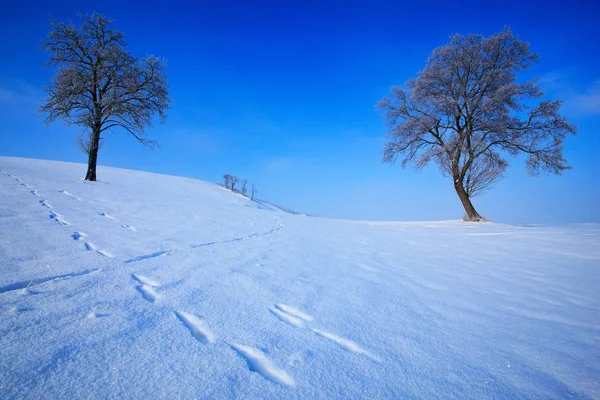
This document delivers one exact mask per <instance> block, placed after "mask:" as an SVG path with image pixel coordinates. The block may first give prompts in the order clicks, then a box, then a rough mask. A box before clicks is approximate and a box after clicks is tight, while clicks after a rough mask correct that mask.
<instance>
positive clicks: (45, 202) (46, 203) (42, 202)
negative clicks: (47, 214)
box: [40, 200, 52, 210]
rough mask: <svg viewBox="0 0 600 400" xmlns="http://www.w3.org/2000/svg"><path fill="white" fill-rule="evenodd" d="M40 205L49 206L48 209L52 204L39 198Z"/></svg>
mask: <svg viewBox="0 0 600 400" xmlns="http://www.w3.org/2000/svg"><path fill="white" fill-rule="evenodd" d="M40 205H41V206H42V207H46V208H49V209H50V210H51V209H52V206H51V205H50V203H48V202H47V201H46V200H40Z"/></svg>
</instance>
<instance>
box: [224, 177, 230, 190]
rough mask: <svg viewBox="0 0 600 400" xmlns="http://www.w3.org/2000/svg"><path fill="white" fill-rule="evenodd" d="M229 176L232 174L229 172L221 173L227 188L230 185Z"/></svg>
mask: <svg viewBox="0 0 600 400" xmlns="http://www.w3.org/2000/svg"><path fill="white" fill-rule="evenodd" d="M231 178H232V176H231V175H229V174H225V175H223V181H224V182H225V187H226V188H227V189H229V186H230V185H231Z"/></svg>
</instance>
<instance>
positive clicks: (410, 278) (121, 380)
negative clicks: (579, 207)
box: [0, 157, 600, 399]
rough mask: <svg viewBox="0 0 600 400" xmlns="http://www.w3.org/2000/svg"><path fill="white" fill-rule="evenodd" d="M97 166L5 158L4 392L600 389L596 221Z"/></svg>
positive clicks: (1, 170) (514, 394)
mask: <svg viewBox="0 0 600 400" xmlns="http://www.w3.org/2000/svg"><path fill="white" fill-rule="evenodd" d="M84 172H85V166H84V165H81V164H72V163H61V162H54V161H42V160H28V159H17V158H8V157H0V398H2V399H13V398H47V399H63V398H64V399H74V398H102V399H104V398H128V399H129V398H147V399H164V398H210V399H213V398H248V399H252V398H256V399H264V398H272V399H307V398H309V399H310V398H320V399H325V398H326V399H356V398H390V399H392V398H393V399H398V398H411V399H431V398H455V399H467V398H469V399H509V398H528V399H563V398H575V399H591V398H600V379H599V376H600V357H599V354H600V291H598V287H599V286H600V245H599V244H600V240H599V239H600V225H598V224H576V225H565V226H510V225H502V224H494V223H485V224H473V223H461V222H458V221H442V222H404V223H402V222H358V221H341V220H331V219H324V218H314V217H308V216H303V215H297V214H291V213H288V212H286V210H285V209H282V208H279V207H274V206H266V205H265V204H267V203H265V202H261V203H258V202H254V201H250V200H249V199H246V198H244V197H242V196H240V195H237V194H233V193H231V192H229V191H227V190H224V189H222V188H220V187H218V186H217V185H215V184H211V183H207V182H203V181H199V180H194V179H188V178H180V177H173V176H165V175H157V174H151V173H145V172H139V171H128V170H120V169H114V168H105V167H99V168H98V176H99V178H100V181H99V182H86V181H83V180H81V174H83V173H84ZM323 201H327V200H326V199H323Z"/></svg>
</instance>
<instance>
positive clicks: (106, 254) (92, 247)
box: [83, 242, 113, 258]
mask: <svg viewBox="0 0 600 400" xmlns="http://www.w3.org/2000/svg"><path fill="white" fill-rule="evenodd" d="M83 245H84V246H85V249H86V250H87V251H94V252H96V253H98V254H100V255H101V256H104V257H109V258H112V257H113V255H112V254H110V253H109V252H107V251H104V250H98V248H97V247H96V245H95V244H93V243H90V242H85V243H83Z"/></svg>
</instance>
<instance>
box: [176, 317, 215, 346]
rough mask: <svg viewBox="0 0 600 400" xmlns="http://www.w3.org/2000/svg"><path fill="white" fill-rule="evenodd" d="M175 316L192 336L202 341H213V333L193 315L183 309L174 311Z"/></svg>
mask: <svg viewBox="0 0 600 400" xmlns="http://www.w3.org/2000/svg"><path fill="white" fill-rule="evenodd" d="M175 316H176V317H177V319H179V320H180V321H181V322H182V323H183V325H185V327H186V328H188V330H189V331H190V333H191V334H192V336H193V337H195V338H196V339H197V340H198V341H199V342H202V343H214V341H215V335H214V334H213V333H212V332H211V331H210V330H209V329H208V328H207V327H206V326H204V322H202V320H201V319H200V318H198V317H196V316H195V315H192V314H188V313H186V312H183V311H175Z"/></svg>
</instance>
